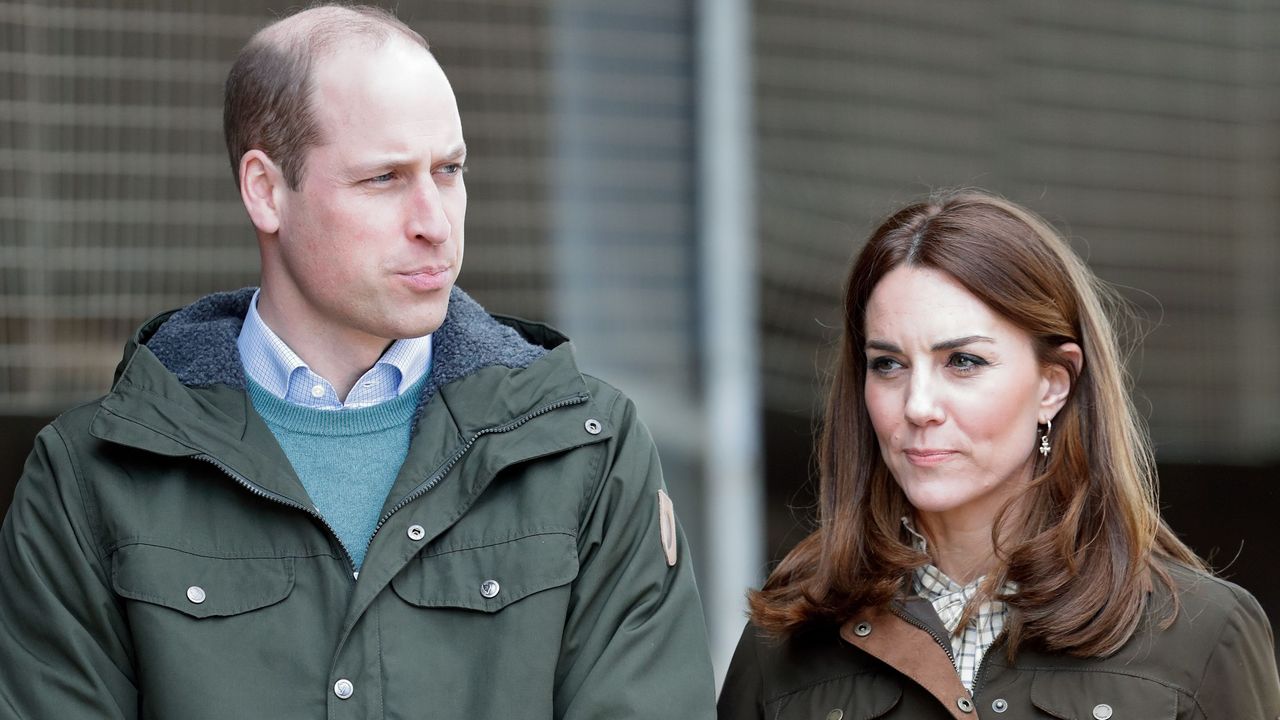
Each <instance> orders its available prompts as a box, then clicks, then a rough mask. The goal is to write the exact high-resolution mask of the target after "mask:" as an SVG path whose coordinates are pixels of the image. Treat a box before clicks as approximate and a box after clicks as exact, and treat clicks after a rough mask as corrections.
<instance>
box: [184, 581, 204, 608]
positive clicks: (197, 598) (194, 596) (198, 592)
mask: <svg viewBox="0 0 1280 720" xmlns="http://www.w3.org/2000/svg"><path fill="white" fill-rule="evenodd" d="M204 598H205V594H204V588H202V587H200V586H199V585H192V586H191V587H189V588H187V599H188V600H190V601H191V602H193V603H195V604H196V605H199V604H200V603H202V602H204Z"/></svg>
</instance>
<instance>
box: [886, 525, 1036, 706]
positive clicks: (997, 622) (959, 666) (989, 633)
mask: <svg viewBox="0 0 1280 720" xmlns="http://www.w3.org/2000/svg"><path fill="white" fill-rule="evenodd" d="M902 525H903V527H905V528H906V529H907V532H909V533H910V534H911V537H912V545H913V546H914V547H915V548H916V549H917V550H919V551H920V552H928V541H927V540H926V539H925V537H924V536H923V535H921V534H920V533H918V532H916V529H915V527H913V526H912V524H911V519H910V518H906V517H904V518H902ZM984 579H986V578H985V576H983V577H980V578H977V579H976V580H974V581H973V582H971V583H969V584H968V585H964V586H961V585H960V584H959V583H957V582H956V581H954V580H952V579H951V578H949V577H947V576H946V574H945V573H943V572H942V571H941V570H939V569H938V568H937V566H935V565H934V564H933V563H929V564H928V565H923V566H921V567H918V568H916V571H915V573H913V574H912V577H911V592H912V593H913V594H915V595H916V596H918V597H922V598H924V599H925V600H928V601H929V604H930V605H932V606H933V609H934V611H935V612H937V613H938V618H939V619H940V620H942V624H943V626H944V627H946V629H947V632H948V633H949V634H950V637H951V654H952V656H953V658H954V663H955V666H956V672H957V673H958V674H959V675H960V682H962V683H964V686H965V688H966V689H967V690H969V691H970V692H973V683H974V680H975V679H976V678H977V675H978V668H979V667H980V666H981V665H982V658H983V657H984V656H985V655H986V654H987V650H989V649H990V648H991V645H992V644H994V643H995V641H996V638H997V637H999V636H1000V633H1002V632H1004V623H1005V620H1006V619H1007V618H1008V616H1009V607H1008V604H1007V603H1005V602H1003V601H1000V600H988V601H986V602H984V603H982V604H981V605H979V606H978V611H977V612H976V613H974V616H973V617H972V618H971V619H970V620H969V624H968V625H966V626H965V627H964V629H963V630H961V631H959V632H957V628H959V627H960V617H961V616H962V615H963V614H964V609H965V606H966V605H968V604H969V601H970V600H972V599H973V597H974V596H975V595H976V594H977V593H978V588H979V586H981V585H982V581H983V580H984ZM1016 589H1017V586H1016V585H1015V584H1014V583H1012V582H1006V583H1005V585H1004V587H1003V588H1001V590H1000V592H1003V593H1012V592H1014V591H1015V590H1016Z"/></svg>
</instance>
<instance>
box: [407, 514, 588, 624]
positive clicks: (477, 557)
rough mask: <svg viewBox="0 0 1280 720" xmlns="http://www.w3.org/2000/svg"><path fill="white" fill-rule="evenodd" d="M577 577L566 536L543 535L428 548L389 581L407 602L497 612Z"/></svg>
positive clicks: (573, 549)
mask: <svg viewBox="0 0 1280 720" xmlns="http://www.w3.org/2000/svg"><path fill="white" fill-rule="evenodd" d="M577 576H578V545H577V540H576V539H575V537H574V536H573V535H572V534H570V533H566V532H543V533H535V534H532V535H527V536H525V537H521V538H516V539H514V540H504V541H502V542H496V543H487V544H482V545H477V546H474V547H466V548H448V549H444V548H442V549H440V550H439V551H435V552H433V551H432V550H431V549H430V548H428V549H427V550H426V551H425V552H424V553H423V554H422V555H419V556H418V557H416V558H414V560H413V561H411V562H410V563H409V565H408V566H407V567H405V569H404V570H403V571H401V572H400V574H399V575H396V576H395V578H393V579H392V581H391V587H392V589H393V590H394V591H395V593H396V594H397V595H399V596H400V598H401V599H403V600H404V601H405V602H407V603H409V604H411V605H416V606H418V607H455V608H466V609H469V610H480V611H482V612H497V611H498V610H501V609H502V608H504V607H506V606H507V605H509V604H511V603H513V602H515V601H517V600H520V599H521V598H525V597H528V596H530V595H532V594H534V593H536V592H540V591H542V590H547V589H550V588H553V587H558V586H560V585H564V584H565V583H567V582H569V581H571V580H573V579H574V578H575V577H577Z"/></svg>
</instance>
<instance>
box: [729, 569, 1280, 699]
mask: <svg viewBox="0 0 1280 720" xmlns="http://www.w3.org/2000/svg"><path fill="white" fill-rule="evenodd" d="M1173 578H1174V580H1175V581H1176V584H1177V586H1178V591H1179V599H1180V601H1181V604H1182V607H1181V611H1180V612H1179V613H1178V615H1177V619H1176V620H1175V621H1174V623H1173V625H1172V626H1170V627H1169V628H1168V629H1165V630H1162V629H1160V628H1159V627H1158V622H1157V621H1155V618H1156V617H1157V615H1158V616H1161V617H1162V616H1163V612H1164V610H1166V609H1167V606H1168V602H1169V594H1168V591H1167V589H1165V588H1164V586H1163V585H1161V584H1159V583H1157V585H1156V588H1157V589H1156V591H1155V594H1154V595H1153V596H1152V598H1151V603H1150V608H1149V613H1148V615H1147V617H1146V618H1144V620H1143V621H1142V622H1141V624H1140V625H1139V626H1138V629H1137V631H1136V632H1135V633H1134V635H1133V637H1132V638H1131V639H1130V640H1129V642H1128V643H1127V644H1126V645H1125V646H1124V647H1123V648H1121V649H1120V650H1119V651H1118V652H1117V653H1115V654H1114V655H1112V656H1110V657H1107V658H1089V659H1081V658H1072V657H1066V656H1063V655H1060V654H1054V653H1046V652H1038V651H1035V650H1032V649H1030V648H1024V649H1022V650H1020V651H1019V652H1018V654H1017V656H1016V660H1014V661H1012V662H1011V661H1010V660H1009V658H1008V654H1007V652H1006V651H1005V648H1004V647H1003V645H1002V644H1001V641H1000V640H999V639H997V641H996V644H995V645H993V646H992V647H991V650H990V651H989V652H988V653H987V654H986V656H985V657H984V659H983V664H982V667H981V668H980V669H979V672H978V676H977V679H976V682H975V685H974V693H973V694H972V696H971V695H970V694H969V693H968V692H967V691H966V690H965V689H964V686H963V685H962V684H961V683H960V678H959V675H957V673H956V671H955V668H954V667H953V666H952V664H951V660H950V657H949V650H948V649H947V647H948V645H944V644H943V640H942V638H945V637H946V630H945V629H944V628H943V626H942V621H941V620H939V619H938V616H937V614H936V613H934V612H933V608H932V606H930V605H929V604H928V603H927V602H926V601H924V600H920V599H918V598H913V599H911V600H908V601H906V602H902V603H896V604H895V605H894V607H893V608H890V609H887V610H870V611H864V612H863V613H860V614H859V615H858V616H857V617H854V618H851V619H850V620H849V621H848V622H846V623H845V624H844V625H843V626H842V627H840V628H839V630H835V629H832V630H829V631H827V632H810V633H806V634H804V635H802V636H797V637H793V638H791V639H790V640H788V641H786V642H775V641H773V640H771V639H768V638H766V637H763V636H762V635H761V634H760V633H759V632H758V631H757V630H756V629H755V628H754V627H752V626H748V627H747V629H746V632H745V633H743V636H742V641H741V643H739V645H738V650H737V653H736V654H735V655H734V658H733V663H732V665H731V667H730V668H729V674H728V678H727V680H726V681H725V685H724V690H723V692H722V693H721V695H720V704H719V717H720V720H748V719H750V720H763V719H764V718H768V719H769V720H800V719H801V718H803V719H804V720H824V719H825V720H871V719H872V718H884V719H885V720H932V719H935V718H936V719H938V720H941V719H943V718H954V719H956V720H970V719H972V718H983V720H1004V719H1006V718H1007V720H1027V719H1029V718H1035V719H1041V718H1043V719H1046V720H1047V719H1048V718H1059V719H1061V720H1134V719H1142V720H1145V719H1147V718H1150V719H1151V720H1155V719H1157V718H1159V719H1160V720H1275V718H1277V717H1280V678H1278V677H1277V674H1276V662H1275V643H1274V639H1273V637H1272V634H1271V626H1270V625H1269V624H1268V623H1267V618H1266V616H1265V615H1264V614H1263V613H1262V609H1261V608H1260V607H1259V606H1258V603H1257V601H1256V600H1254V599H1253V596H1251V595H1250V594H1249V593H1247V592H1245V591H1244V590H1242V589H1241V588H1240V587H1238V586H1236V585H1233V584H1231V583H1229V582H1226V581H1223V580H1219V579H1216V578H1212V577H1209V576H1207V575H1204V574H1201V573H1198V572H1193V571H1191V570H1186V569H1174V570H1173Z"/></svg>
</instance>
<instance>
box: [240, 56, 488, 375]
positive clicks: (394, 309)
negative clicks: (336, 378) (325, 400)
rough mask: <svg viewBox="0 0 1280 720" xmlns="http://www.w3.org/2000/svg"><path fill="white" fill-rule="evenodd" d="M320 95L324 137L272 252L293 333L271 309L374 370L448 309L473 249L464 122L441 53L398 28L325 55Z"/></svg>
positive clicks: (321, 350) (306, 338) (272, 283)
mask: <svg viewBox="0 0 1280 720" xmlns="http://www.w3.org/2000/svg"><path fill="white" fill-rule="evenodd" d="M313 102H314V103H315V107H316V113H317V119H318V121H319V124H320V127H321V131H322V142H321V144H320V145H318V146H316V147H313V148H311V149H310V150H309V151H308V157H307V162H306V164H305V168H306V169H305V173H304V176H303V180H302V183H301V185H300V187H299V188H298V190H297V191H296V192H294V191H289V190H285V191H284V192H282V193H281V195H282V197H283V201H282V203H281V204H282V207H281V218H282V220H281V229H280V232H279V236H278V238H276V241H277V243H278V245H277V247H276V248H275V249H276V251H277V252H276V257H274V258H272V259H271V261H270V262H269V261H268V258H267V257H266V256H267V253H266V252H265V251H264V273H263V274H264V277H263V298H264V299H266V300H268V304H269V305H270V306H271V307H272V309H273V311H275V312H276V314H277V318H276V319H277V322H279V323H280V324H282V325H283V326H284V330H285V332H281V331H280V330H279V329H277V328H276V327H275V325H274V324H273V323H272V321H271V319H269V318H267V315H266V314H265V313H264V319H265V320H267V321H268V324H269V325H271V326H272V329H273V330H276V332H277V333H278V334H280V335H281V337H283V338H285V340H286V342H287V343H288V344H289V345H290V347H291V348H293V349H294V350H295V352H298V354H299V355H300V356H302V357H303V359H304V360H306V361H307V362H308V364H313V361H312V359H311V358H308V357H307V355H306V354H304V353H303V352H301V351H299V348H298V347H297V346H296V345H297V344H301V345H304V346H306V347H307V349H308V350H309V352H310V354H311V355H313V356H328V355H332V354H334V353H338V354H342V355H345V356H348V357H345V358H343V362H342V363H341V364H342V365H356V366H359V365H363V366H364V367H365V368H366V369H367V367H368V366H371V365H372V364H373V362H376V360H377V358H378V356H380V355H381V353H382V351H383V350H385V348H386V346H387V345H388V344H389V343H390V342H392V341H393V340H395V339H400V338H405V337H418V336H421V335H425V334H428V333H430V332H433V331H434V330H435V329H436V328H437V327H439V325H440V323H441V322H443V320H444V315H445V312H446V310H447V306H448V298H449V293H450V290H451V289H452V286H453V282H454V280H455V279H456V277H457V273H458V271H459V269H460V267H461V264H462V254H463V253H462V248H463V222H464V219H465V213H466V189H465V185H464V184H463V180H462V176H461V167H462V164H463V163H464V162H465V144H464V142H463V139H462V129H461V121H460V119H459V116H458V111H457V104H456V100H455V99H454V96H453V92H452V89H451V88H450V87H449V83H448V80H447V79H446V78H445V76H444V73H443V71H442V70H441V69H440V67H439V65H438V64H437V63H436V61H435V59H434V58H433V57H432V56H431V55H430V53H428V52H427V51H426V50H424V49H422V48H421V47H418V46H416V45H413V44H411V43H409V42H407V41H404V40H401V39H399V38H397V37H392V38H389V39H388V40H386V41H385V42H384V43H382V44H381V45H378V46H377V47H374V48H370V47H368V45H367V43H364V44H361V43H353V44H350V45H349V46H343V47H341V48H338V49H336V50H335V51H334V52H333V53H332V54H331V55H329V56H327V57H325V58H324V59H323V60H321V61H320V62H319V63H318V64H317V67H316V68H315V91H314V93H313ZM269 266H270V267H269ZM286 333H287V334H289V335H292V336H293V338H289V337H286ZM313 369H314V367H313ZM317 372H319V371H318V370H317ZM321 375H324V373H321ZM326 377H328V376H326ZM331 381H332V380H331Z"/></svg>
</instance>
